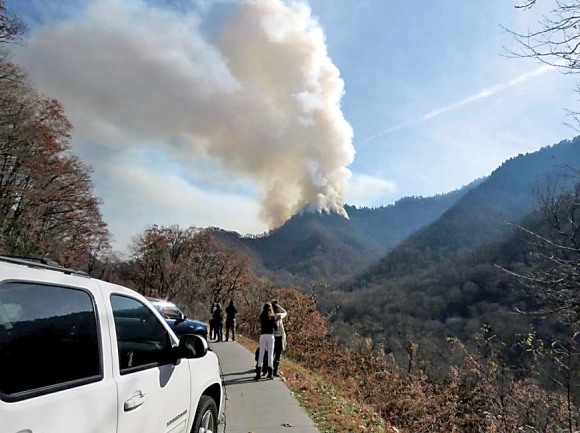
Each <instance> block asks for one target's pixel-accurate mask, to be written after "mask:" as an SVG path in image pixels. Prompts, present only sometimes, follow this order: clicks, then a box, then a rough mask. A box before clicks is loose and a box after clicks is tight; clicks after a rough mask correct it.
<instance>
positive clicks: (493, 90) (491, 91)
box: [361, 65, 556, 144]
mask: <svg viewBox="0 0 580 433" xmlns="http://www.w3.org/2000/svg"><path fill="white" fill-rule="evenodd" d="M555 68H556V66H552V65H543V66H540V67H539V68H536V69H534V70H532V71H529V72H526V73H524V74H522V75H520V76H518V77H516V78H513V79H511V80H510V81H508V82H507V83H501V84H497V85H495V86H492V87H486V88H484V89H481V90H480V91H479V92H477V93H476V94H474V95H471V96H469V97H467V98H465V99H462V100H460V101H457V102H454V103H453V104H451V105H448V106H446V107H442V108H438V109H436V110H433V111H431V112H429V113H427V114H425V115H423V116H421V117H419V118H417V119H413V120H409V121H408V122H404V123H400V124H398V125H395V126H391V127H390V128H387V129H385V130H383V131H381V132H378V133H376V134H373V135H371V136H369V137H367V138H365V139H364V140H362V141H361V144H362V143H366V142H367V141H371V140H374V139H375V138H377V137H380V136H382V135H386V134H390V133H391V132H394V131H399V130H401V129H405V128H408V127H410V126H414V125H416V124H418V123H421V122H424V121H426V120H429V119H432V118H434V117H437V116H440V115H442V114H444V113H448V112H449V111H453V110H457V109H458V108H461V107H463V106H464V105H468V104H471V103H472V102H476V101H479V100H480V99H485V98H489V97H490V96H493V95H495V94H497V93H499V92H502V91H504V90H506V89H509V88H510V87H514V86H516V85H518V84H520V83H523V82H525V81H528V80H529V79H531V78H534V77H537V76H538V75H542V74H544V73H546V72H548V71H551V70H552V69H555Z"/></svg>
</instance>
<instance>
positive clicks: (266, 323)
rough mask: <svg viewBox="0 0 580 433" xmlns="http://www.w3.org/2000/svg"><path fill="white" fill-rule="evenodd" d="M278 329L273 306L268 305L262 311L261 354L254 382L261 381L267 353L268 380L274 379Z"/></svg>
mask: <svg viewBox="0 0 580 433" xmlns="http://www.w3.org/2000/svg"><path fill="white" fill-rule="evenodd" d="M276 328H277V327H276V316H275V315H274V310H273V309H272V304H270V303H266V304H264V308H263V309H262V314H260V353H259V354H258V364H257V365H256V376H255V377H254V380H260V376H261V375H260V370H261V369H262V364H263V362H264V355H265V352H266V351H268V379H274V377H273V376H272V366H273V365H274V332H275V331H276Z"/></svg>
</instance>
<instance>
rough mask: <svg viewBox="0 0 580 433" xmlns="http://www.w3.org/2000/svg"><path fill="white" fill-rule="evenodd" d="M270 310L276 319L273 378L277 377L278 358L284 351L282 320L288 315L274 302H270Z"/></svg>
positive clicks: (284, 335) (284, 338)
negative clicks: (271, 309)
mask: <svg viewBox="0 0 580 433" xmlns="http://www.w3.org/2000/svg"><path fill="white" fill-rule="evenodd" d="M272 308H273V310H274V317H275V318H276V330H275V331H274V376H275V377H279V376H280V375H279V374H278V367H279V366H280V356H281V355H282V352H283V351H285V350H286V331H285V330H284V319H285V318H286V316H287V315H288V313H287V312H286V310H285V309H284V308H282V307H281V306H280V304H278V301H276V300H274V301H272Z"/></svg>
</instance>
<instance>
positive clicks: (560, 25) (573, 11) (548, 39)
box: [505, 0, 580, 130]
mask: <svg viewBox="0 0 580 433" xmlns="http://www.w3.org/2000/svg"><path fill="white" fill-rule="evenodd" d="M537 3H538V0H525V1H524V2H523V3H520V4H518V5H516V6H515V7H516V8H518V9H531V8H533V7H534V6H535V5H536V4H537ZM505 30H506V31H507V32H508V33H510V34H511V35H512V36H513V37H514V38H515V40H516V41H517V42H518V45H519V49H513V50H512V49H507V48H506V51H507V52H508V55H510V56H513V57H519V58H522V57H523V58H535V59H537V60H539V61H541V62H542V63H545V64H547V65H551V66H554V67H557V68H559V69H561V70H563V71H564V72H565V73H568V74H577V73H580V0H555V8H554V10H552V11H551V12H550V13H549V14H547V15H545V16H544V17H543V18H542V20H541V21H540V22H538V28H536V29H533V30H530V29H528V30H527V31H525V32H521V31H517V30H512V29H505ZM576 92H578V93H580V86H577V87H576ZM567 111H568V114H569V115H570V116H571V117H573V118H574V119H575V123H576V125H569V126H572V127H573V128H574V129H576V130H578V125H579V124H580V119H579V118H578V115H579V114H580V113H579V112H577V111H575V110H567Z"/></svg>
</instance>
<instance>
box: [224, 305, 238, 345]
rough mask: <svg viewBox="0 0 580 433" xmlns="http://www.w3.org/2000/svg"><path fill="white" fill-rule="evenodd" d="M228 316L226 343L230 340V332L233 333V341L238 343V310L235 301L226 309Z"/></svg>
mask: <svg viewBox="0 0 580 433" xmlns="http://www.w3.org/2000/svg"><path fill="white" fill-rule="evenodd" d="M226 314H227V315H228V317H227V318H226V341H228V340H229V338H230V330H231V331H232V340H233V341H236V314H238V310H237V309H236V306H235V305H234V300H233V299H232V300H231V301H230V304H229V305H228V306H227V307H226Z"/></svg>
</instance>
